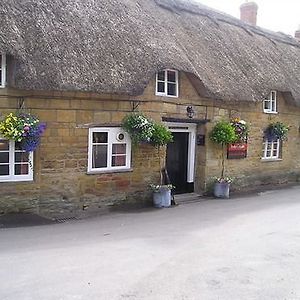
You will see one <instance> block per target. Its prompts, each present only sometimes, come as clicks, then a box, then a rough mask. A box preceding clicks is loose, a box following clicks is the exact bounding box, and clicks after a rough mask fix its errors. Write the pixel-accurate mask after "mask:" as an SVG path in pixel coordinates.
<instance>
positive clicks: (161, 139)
mask: <svg viewBox="0 0 300 300" xmlns="http://www.w3.org/2000/svg"><path fill="white" fill-rule="evenodd" d="M172 141H173V136H172V132H171V131H170V130H169V129H168V128H167V127H166V126H164V125H163V124H160V123H154V126H153V132H152V136H151V139H150V143H151V144H152V145H153V146H154V147H156V148H157V152H158V160H159V161H158V162H159V170H160V184H161V185H162V184H163V175H162V166H161V156H160V148H161V147H162V146H166V145H167V144H168V143H170V142H172Z"/></svg>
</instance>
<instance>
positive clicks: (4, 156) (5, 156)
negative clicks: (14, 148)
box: [0, 152, 9, 163]
mask: <svg viewBox="0 0 300 300" xmlns="http://www.w3.org/2000/svg"><path fill="white" fill-rule="evenodd" d="M8 162H9V153H8V152H0V163H8Z"/></svg>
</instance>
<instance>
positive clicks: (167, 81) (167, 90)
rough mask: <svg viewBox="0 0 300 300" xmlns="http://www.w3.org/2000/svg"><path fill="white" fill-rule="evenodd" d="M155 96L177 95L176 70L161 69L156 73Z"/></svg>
mask: <svg viewBox="0 0 300 300" xmlns="http://www.w3.org/2000/svg"><path fill="white" fill-rule="evenodd" d="M155 94H156V95H157V96H167V97H178V71H175V70H163V71H160V72H158V73H157V74H156V93H155Z"/></svg>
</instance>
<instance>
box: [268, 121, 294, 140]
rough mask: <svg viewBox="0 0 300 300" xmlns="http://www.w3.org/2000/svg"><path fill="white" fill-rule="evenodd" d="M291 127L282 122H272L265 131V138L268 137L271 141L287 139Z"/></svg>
mask: <svg viewBox="0 0 300 300" xmlns="http://www.w3.org/2000/svg"><path fill="white" fill-rule="evenodd" d="M289 130H290V128H289V126H287V125H285V124H284V123H282V122H276V123H272V124H270V125H269V126H268V127H267V128H266V130H265V132H264V135H265V138H266V139H268V140H269V141H274V140H278V139H279V140H281V141H283V140H286V139H287V134H288V132H289Z"/></svg>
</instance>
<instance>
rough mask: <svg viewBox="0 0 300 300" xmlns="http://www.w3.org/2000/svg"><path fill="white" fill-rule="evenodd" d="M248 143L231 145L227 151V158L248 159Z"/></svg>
mask: <svg viewBox="0 0 300 300" xmlns="http://www.w3.org/2000/svg"><path fill="white" fill-rule="evenodd" d="M247 146H248V145H247V143H234V144H229V145H228V149H227V158H229V159H235V158H245V157H247Z"/></svg>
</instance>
